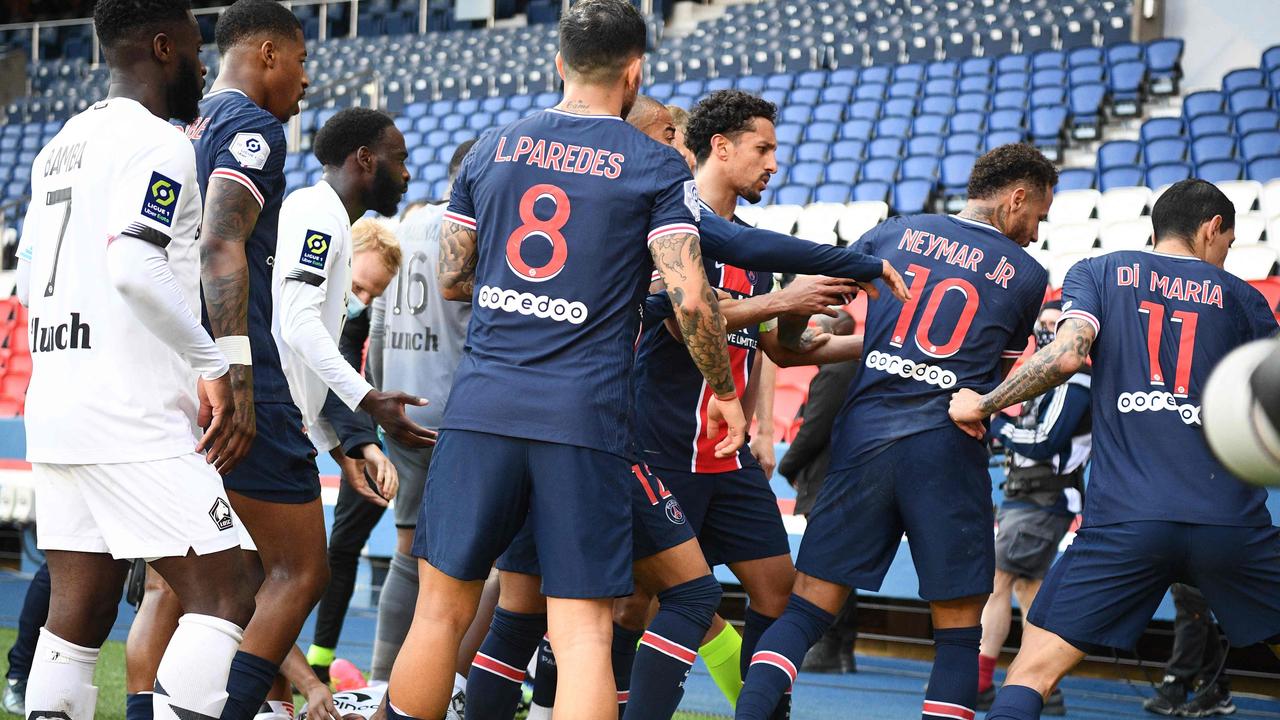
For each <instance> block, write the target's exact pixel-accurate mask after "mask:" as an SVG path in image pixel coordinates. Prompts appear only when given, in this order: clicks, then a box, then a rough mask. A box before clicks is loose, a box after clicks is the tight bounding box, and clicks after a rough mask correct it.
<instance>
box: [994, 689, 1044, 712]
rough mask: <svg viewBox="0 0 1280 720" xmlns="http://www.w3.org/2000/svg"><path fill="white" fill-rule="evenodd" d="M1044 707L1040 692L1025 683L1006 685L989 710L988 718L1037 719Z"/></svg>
mask: <svg viewBox="0 0 1280 720" xmlns="http://www.w3.org/2000/svg"><path fill="white" fill-rule="evenodd" d="M1043 708H1044V698H1042V697H1040V693H1038V692H1036V691H1035V690H1032V689H1031V688H1029V687H1026V686H1024V685H1005V686H1004V687H1002V688H1000V692H999V693H997V694H996V699H995V702H993V703H991V709H990V710H988V711H987V720H1036V719H1037V718H1039V717H1040V710H1041V709H1043Z"/></svg>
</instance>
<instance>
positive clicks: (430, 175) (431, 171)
mask: <svg viewBox="0 0 1280 720" xmlns="http://www.w3.org/2000/svg"><path fill="white" fill-rule="evenodd" d="M450 156H451V157H452V153H450ZM448 175H449V165H448V164H447V163H432V164H431V165H426V166H424V167H423V168H422V169H421V171H420V172H419V173H418V175H417V178H416V179H418V180H422V181H424V182H435V181H436V180H441V179H443V178H445V177H448Z"/></svg>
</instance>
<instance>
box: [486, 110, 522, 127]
mask: <svg viewBox="0 0 1280 720" xmlns="http://www.w3.org/2000/svg"><path fill="white" fill-rule="evenodd" d="M522 117H524V113H522V112H520V111H519V110H503V111H502V112H500V113H498V114H497V115H494V116H493V124H494V125H496V126H498V127H504V126H506V125H510V124H511V123H513V122H515V121H517V120H519V119H520V118H522Z"/></svg>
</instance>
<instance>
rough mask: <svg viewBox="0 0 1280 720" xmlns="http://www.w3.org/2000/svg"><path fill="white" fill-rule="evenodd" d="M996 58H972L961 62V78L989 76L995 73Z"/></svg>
mask: <svg viewBox="0 0 1280 720" xmlns="http://www.w3.org/2000/svg"><path fill="white" fill-rule="evenodd" d="M995 67H996V62H995V58H993V57H991V56H985V57H971V58H968V59H967V60H962V61H961V62H960V77H973V76H978V75H981V76H987V75H991V74H992V73H994V72H995Z"/></svg>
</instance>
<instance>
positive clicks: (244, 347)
mask: <svg viewBox="0 0 1280 720" xmlns="http://www.w3.org/2000/svg"><path fill="white" fill-rule="evenodd" d="M213 343H214V344H215V345H217V346H218V349H219V350H221V351H222V354H223V355H226V356H227V363H228V364H230V365H252V364H253V352H252V350H251V349H250V348H249V338H248V337H247V336H245V335H228V336H226V337H220V338H217V339H216V340H214V341H213Z"/></svg>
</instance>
